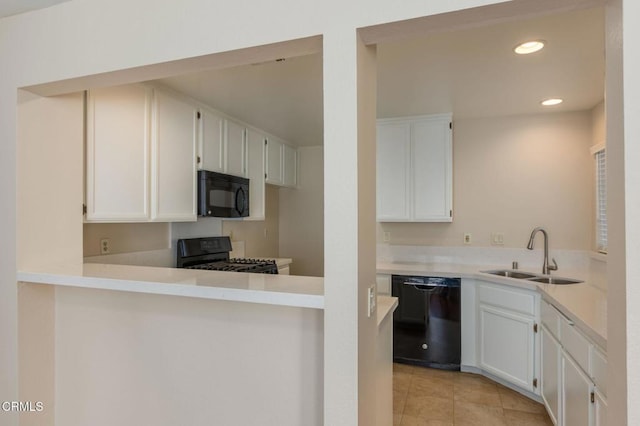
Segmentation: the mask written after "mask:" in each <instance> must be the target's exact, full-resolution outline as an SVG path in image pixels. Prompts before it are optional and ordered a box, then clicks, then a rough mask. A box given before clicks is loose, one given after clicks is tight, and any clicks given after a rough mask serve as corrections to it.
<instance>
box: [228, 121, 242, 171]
mask: <svg viewBox="0 0 640 426" xmlns="http://www.w3.org/2000/svg"><path fill="white" fill-rule="evenodd" d="M226 123H227V125H226V138H225V148H226V155H225V173H228V174H230V175H234V176H241V177H246V176H247V170H246V169H247V167H246V159H247V151H246V141H245V133H246V130H245V127H244V126H241V125H240V124H238V123H235V122H233V121H231V120H226Z"/></svg>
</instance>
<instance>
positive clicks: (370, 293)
mask: <svg viewBox="0 0 640 426" xmlns="http://www.w3.org/2000/svg"><path fill="white" fill-rule="evenodd" d="M367 301H368V303H367V305H368V311H367V312H368V313H367V317H369V318H370V317H371V315H373V313H374V312H375V311H376V285H375V284H373V285H372V286H371V287H369V288H368V289H367Z"/></svg>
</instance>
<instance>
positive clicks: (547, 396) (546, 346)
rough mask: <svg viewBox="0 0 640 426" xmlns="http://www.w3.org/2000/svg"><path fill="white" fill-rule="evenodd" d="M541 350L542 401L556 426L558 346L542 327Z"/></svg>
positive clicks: (559, 354)
mask: <svg viewBox="0 0 640 426" xmlns="http://www.w3.org/2000/svg"><path fill="white" fill-rule="evenodd" d="M541 334H542V337H541V345H542V347H541V350H540V352H541V353H542V383H541V385H542V400H543V402H544V405H545V407H546V408H547V412H548V413H549V416H550V417H551V420H552V421H553V424H556V425H557V424H558V419H559V418H560V412H559V409H560V388H559V385H560V362H561V349H560V344H559V343H558V342H557V341H556V339H555V338H554V337H553V336H552V335H551V333H549V331H548V330H547V329H546V327H542V332H541Z"/></svg>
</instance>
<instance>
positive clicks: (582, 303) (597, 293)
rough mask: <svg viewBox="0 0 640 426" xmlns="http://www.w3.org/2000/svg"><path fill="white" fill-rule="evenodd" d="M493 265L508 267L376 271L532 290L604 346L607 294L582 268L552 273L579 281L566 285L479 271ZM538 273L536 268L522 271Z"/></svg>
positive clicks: (395, 265) (407, 266)
mask: <svg viewBox="0 0 640 426" xmlns="http://www.w3.org/2000/svg"><path fill="white" fill-rule="evenodd" d="M493 269H508V268H505V267H504V265H502V266H496V265H461V264H455V263H400V262H379V263H378V264H377V272H378V273H379V274H390V275H393V274H396V275H411V274H416V275H423V276H438V277H460V278H470V279H481V280H486V281H491V282H495V283H499V284H506V285H511V286H514V287H521V288H526V289H529V290H536V291H538V292H539V293H541V295H542V298H543V299H544V300H546V301H548V302H549V303H551V304H552V305H554V306H555V307H556V308H557V309H558V310H560V312H562V313H563V314H564V315H565V316H567V317H568V318H569V319H571V320H573V321H574V322H575V323H576V324H577V325H578V326H579V327H580V329H581V330H582V331H584V333H585V334H586V335H587V336H589V338H591V340H593V342H594V343H596V344H597V345H598V346H600V347H602V348H603V349H606V347H607V294H606V292H604V291H603V290H601V289H599V288H597V287H595V286H593V285H590V284H589V282H590V280H591V278H590V277H589V275H588V273H585V272H584V271H566V272H565V271H562V273H555V272H554V274H553V275H554V276H558V277H566V278H576V279H581V280H584V282H583V283H579V284H570V285H554V284H540V283H536V282H534V281H527V280H522V279H516V278H506V277H501V276H497V275H491V274H487V273H483V272H481V271H489V270H493ZM522 272H531V273H535V274H538V275H541V274H540V272H539V271H525V270H522Z"/></svg>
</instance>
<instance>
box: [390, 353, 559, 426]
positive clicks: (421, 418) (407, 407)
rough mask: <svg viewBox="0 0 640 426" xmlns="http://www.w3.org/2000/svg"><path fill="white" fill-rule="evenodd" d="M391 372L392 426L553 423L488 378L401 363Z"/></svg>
mask: <svg viewBox="0 0 640 426" xmlns="http://www.w3.org/2000/svg"><path fill="white" fill-rule="evenodd" d="M393 368H394V374H393V376H394V390H393V413H394V415H393V424H394V426H413V425H432V426H452V425H453V424H455V425H456V426H472V425H481V426H503V425H507V426H549V425H552V423H551V420H550V419H549V417H548V415H547V413H546V411H545V410H544V407H543V406H542V405H541V404H538V403H537V402H535V401H532V400H530V399H528V398H526V397H525V396H523V395H520V394H519V393H517V392H515V391H512V390H511V389H509V388H507V387H505V386H502V385H500V384H498V383H495V382H493V381H492V380H490V379H487V378H486V377H483V376H480V375H476V374H470V373H460V372H451V371H445V370H438V369H432V368H424V367H419V366H411V365H405V364H394V366H393ZM454 422H455V423H454Z"/></svg>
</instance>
